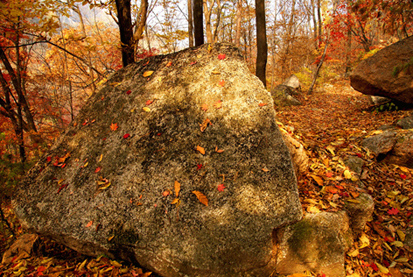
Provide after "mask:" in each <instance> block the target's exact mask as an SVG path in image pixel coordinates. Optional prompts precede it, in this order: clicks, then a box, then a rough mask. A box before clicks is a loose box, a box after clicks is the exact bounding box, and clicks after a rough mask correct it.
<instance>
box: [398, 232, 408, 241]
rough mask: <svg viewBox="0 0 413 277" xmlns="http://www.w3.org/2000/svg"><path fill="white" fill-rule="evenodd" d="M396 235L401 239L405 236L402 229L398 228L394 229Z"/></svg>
mask: <svg viewBox="0 0 413 277" xmlns="http://www.w3.org/2000/svg"><path fill="white" fill-rule="evenodd" d="M396 232H397V235H398V236H399V238H400V240H401V241H404V239H405V238H406V235H405V234H404V233H403V231H400V230H396Z"/></svg>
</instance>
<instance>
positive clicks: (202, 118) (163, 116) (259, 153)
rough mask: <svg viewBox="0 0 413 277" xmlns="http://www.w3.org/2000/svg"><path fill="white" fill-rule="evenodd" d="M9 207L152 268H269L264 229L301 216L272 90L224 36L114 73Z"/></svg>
mask: <svg viewBox="0 0 413 277" xmlns="http://www.w3.org/2000/svg"><path fill="white" fill-rule="evenodd" d="M13 205H14V209H15V212H16V214H17V216H18V217H19V218H20V220H21V222H22V224H23V225H24V226H26V227H27V228H29V229H31V230H33V231H35V232H37V233H39V234H42V235H45V236H49V237H51V238H53V239H55V240H56V241H58V242H61V243H63V244H65V245H67V246H69V247H70V248H72V249H75V250H77V251H79V252H81V253H83V254H86V255H93V256H96V255H100V254H105V255H107V256H109V257H111V258H120V259H127V260H131V261H134V262H138V263H139V264H140V265H141V266H143V267H145V268H148V269H150V270H152V271H154V272H156V273H158V274H159V275H162V276H269V275H270V274H271V273H272V272H273V271H274V260H273V257H274V255H273V243H272V231H273V229H274V228H278V227H280V226H284V225H287V224H289V223H291V222H295V221H298V220H300V219H301V217H302V211H301V204H300V202H299V198H298V191H297V184H296V177H295V174H294V170H293V166H292V162H291V157H290V154H289V152H288V149H287V147H286V145H285V144H284V142H283V139H282V136H281V133H280V131H279V129H278V127H277V123H276V120H275V111H274V108H273V101H272V99H271V96H270V94H269V93H268V92H267V91H266V90H265V89H264V87H263V85H262V83H261V82H260V81H259V79H258V78H256V77H255V76H253V75H252V74H251V73H250V72H249V70H248V68H247V66H246V64H245V63H244V62H243V58H242V56H241V55H240V53H239V51H238V50H237V49H236V48H233V47H232V46H230V45H226V44H222V45H221V44H215V45H213V46H212V47H211V46H209V45H204V46H202V47H199V48H195V49H187V50H184V51H181V52H178V53H174V54H171V55H165V56H163V55H162V56H156V57H152V58H148V59H145V60H143V61H141V62H139V63H137V64H132V65H130V66H128V67H126V68H124V69H122V70H120V71H118V72H117V73H115V74H114V76H113V77H112V78H111V79H110V80H109V81H108V82H107V84H106V85H105V86H104V87H103V88H102V89H101V90H100V91H99V92H97V93H96V94H95V95H93V96H92V97H91V98H90V100H89V101H88V103H87V105H86V106H85V107H84V108H83V109H82V110H81V112H80V114H79V115H78V116H77V118H76V119H75V122H74V123H73V124H72V125H71V126H70V127H69V128H68V129H67V130H66V132H65V133H64V134H63V135H62V136H61V137H60V138H59V139H58V141H57V142H56V143H55V145H54V146H53V147H52V148H51V149H50V151H49V153H47V155H46V156H45V157H43V158H42V159H41V160H40V161H39V162H38V163H37V164H36V165H35V166H34V167H33V168H32V169H31V170H30V172H29V173H28V174H27V176H26V178H25V179H24V181H23V182H22V183H21V184H20V186H19V190H18V191H17V193H16V199H14V200H13Z"/></svg>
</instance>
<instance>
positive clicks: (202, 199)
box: [192, 190, 208, 206]
mask: <svg viewBox="0 0 413 277" xmlns="http://www.w3.org/2000/svg"><path fill="white" fill-rule="evenodd" d="M192 193H193V194H195V195H196V197H197V198H198V200H199V202H201V203H202V204H204V205H205V206H208V198H207V197H206V196H205V195H204V194H203V193H202V192H200V191H197V190H194V191H192Z"/></svg>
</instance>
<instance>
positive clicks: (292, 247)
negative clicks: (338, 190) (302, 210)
mask: <svg viewBox="0 0 413 277" xmlns="http://www.w3.org/2000/svg"><path fill="white" fill-rule="evenodd" d="M275 242H276V245H275V247H276V248H277V251H276V253H277V254H276V257H277V264H276V272H277V273H279V274H284V275H290V274H294V273H303V272H304V271H313V272H316V273H319V274H321V273H322V274H325V275H326V276H329V277H342V276H343V277H344V276H346V271H345V269H344V257H345V252H346V251H347V250H348V249H349V247H350V245H351V244H352V242H353V239H352V236H351V232H350V228H349V218H348V216H347V213H346V212H338V213H329V212H321V213H318V214H307V215H306V216H305V217H304V218H303V219H302V220H301V221H299V222H297V223H296V224H293V225H289V226H287V227H284V228H279V229H277V230H276V231H275Z"/></svg>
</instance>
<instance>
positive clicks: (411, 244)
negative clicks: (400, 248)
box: [404, 227, 413, 251]
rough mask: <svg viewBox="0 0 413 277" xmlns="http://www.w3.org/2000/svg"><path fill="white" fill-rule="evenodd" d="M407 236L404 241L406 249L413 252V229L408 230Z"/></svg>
mask: <svg viewBox="0 0 413 277" xmlns="http://www.w3.org/2000/svg"><path fill="white" fill-rule="evenodd" d="M405 235H406V237H405V239H404V247H406V248H407V249H409V250H410V251H413V228H412V227H409V228H407V229H406V232H405Z"/></svg>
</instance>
